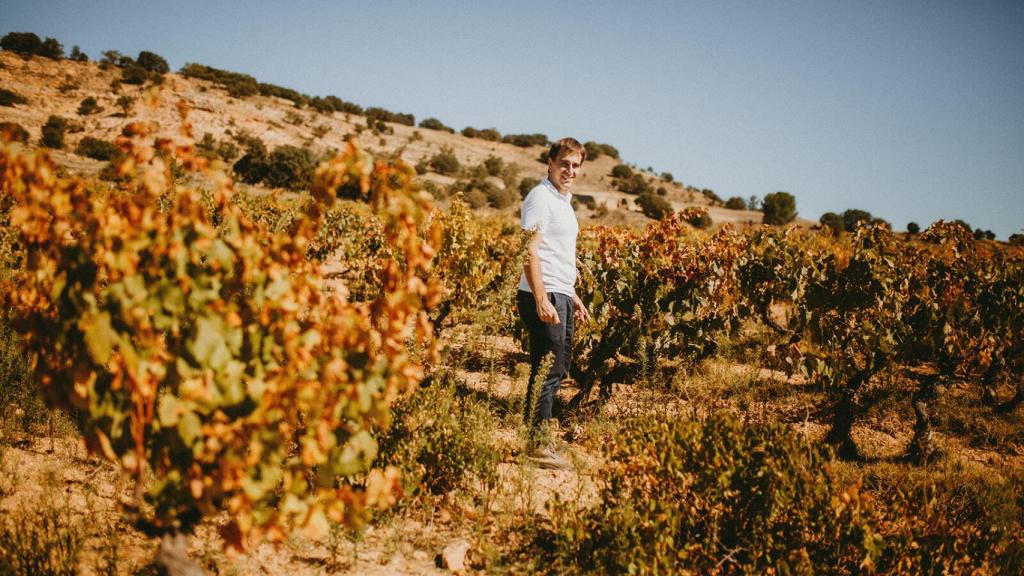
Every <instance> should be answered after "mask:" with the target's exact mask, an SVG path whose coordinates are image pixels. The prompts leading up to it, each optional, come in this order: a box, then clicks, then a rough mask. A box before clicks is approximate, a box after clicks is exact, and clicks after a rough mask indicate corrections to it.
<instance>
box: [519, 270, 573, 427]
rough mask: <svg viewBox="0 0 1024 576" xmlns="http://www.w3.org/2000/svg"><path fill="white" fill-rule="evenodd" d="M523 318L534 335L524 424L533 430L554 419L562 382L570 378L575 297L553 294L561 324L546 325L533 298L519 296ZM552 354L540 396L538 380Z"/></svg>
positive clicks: (549, 298) (529, 294)
mask: <svg viewBox="0 0 1024 576" xmlns="http://www.w3.org/2000/svg"><path fill="white" fill-rule="evenodd" d="M517 300H518V304H519V316H520V317H521V318H522V319H523V323H524V324H525V325H526V329H527V331H528V332H529V335H530V382H529V384H528V385H527V387H526V410H525V414H524V415H523V420H524V422H525V423H526V424H527V425H528V426H530V427H531V428H532V429H538V428H540V425H541V424H543V423H544V422H546V421H547V420H550V419H551V409H552V406H554V403H555V394H557V393H558V387H559V386H561V384H562V379H563V378H565V377H566V376H568V375H569V364H570V362H571V361H572V332H573V308H572V297H571V296H568V295H566V294H558V293H549V294H548V300H549V301H550V302H551V303H552V304H553V305H554V306H555V310H556V311H557V312H558V320H559V323H558V324H546V323H544V322H543V321H542V320H541V319H540V316H538V315H537V303H536V302H535V301H534V299H533V294H531V293H530V292H526V291H524V290H520V291H519V293H518V294H517ZM548 353H551V354H552V355H553V356H554V359H553V361H552V363H551V368H550V369H549V370H548V373H547V375H546V376H545V377H544V382H543V384H541V387H540V394H539V395H538V394H537V376H538V372H540V368H541V363H542V362H543V360H544V357H545V356H546V355H547V354H548Z"/></svg>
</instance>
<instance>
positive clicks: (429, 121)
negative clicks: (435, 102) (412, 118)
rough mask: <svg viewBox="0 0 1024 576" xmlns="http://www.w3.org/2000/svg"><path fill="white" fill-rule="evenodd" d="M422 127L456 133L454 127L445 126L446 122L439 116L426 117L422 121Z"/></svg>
mask: <svg viewBox="0 0 1024 576" xmlns="http://www.w3.org/2000/svg"><path fill="white" fill-rule="evenodd" d="M420 128H426V129H427V130H441V131H442V132H450V133H453V134H454V133H455V129H454V128H449V127H448V126H445V125H444V122H441V121H440V120H438V119H437V118H424V119H423V120H421V121H420Z"/></svg>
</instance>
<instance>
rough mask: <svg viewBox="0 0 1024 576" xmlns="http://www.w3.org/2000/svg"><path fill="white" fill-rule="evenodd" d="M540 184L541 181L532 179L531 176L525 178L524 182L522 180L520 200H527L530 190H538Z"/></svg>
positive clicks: (520, 183) (520, 182)
mask: <svg viewBox="0 0 1024 576" xmlns="http://www.w3.org/2000/svg"><path fill="white" fill-rule="evenodd" d="M538 184H540V180H538V179H537V178H530V177H529V176H527V177H526V178H523V179H522V180H520V181H519V196H520V198H526V195H527V194H529V193H530V190H533V189H534V188H536V187H537V185H538Z"/></svg>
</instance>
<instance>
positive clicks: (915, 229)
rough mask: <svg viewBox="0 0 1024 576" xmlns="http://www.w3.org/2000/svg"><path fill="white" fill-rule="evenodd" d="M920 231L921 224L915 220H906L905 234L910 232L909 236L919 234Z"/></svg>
mask: <svg viewBox="0 0 1024 576" xmlns="http://www.w3.org/2000/svg"><path fill="white" fill-rule="evenodd" d="M920 233H921V226H920V225H919V224H918V223H917V222H908V223H907V234H910V235H911V236H913V235H915V234H920Z"/></svg>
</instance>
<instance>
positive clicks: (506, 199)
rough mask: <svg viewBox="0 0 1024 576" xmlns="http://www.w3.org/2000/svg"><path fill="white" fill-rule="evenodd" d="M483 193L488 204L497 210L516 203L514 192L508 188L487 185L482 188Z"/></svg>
mask: <svg viewBox="0 0 1024 576" xmlns="http://www.w3.org/2000/svg"><path fill="white" fill-rule="evenodd" d="M484 194H486V195H487V201H488V202H489V203H490V205H491V206H493V207H495V208H497V209H499V210H501V209H503V208H508V207H509V206H512V205H513V204H515V203H516V193H515V192H513V191H512V190H509V189H508V188H499V187H497V186H488V187H487V188H486V189H485V190H484Z"/></svg>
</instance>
